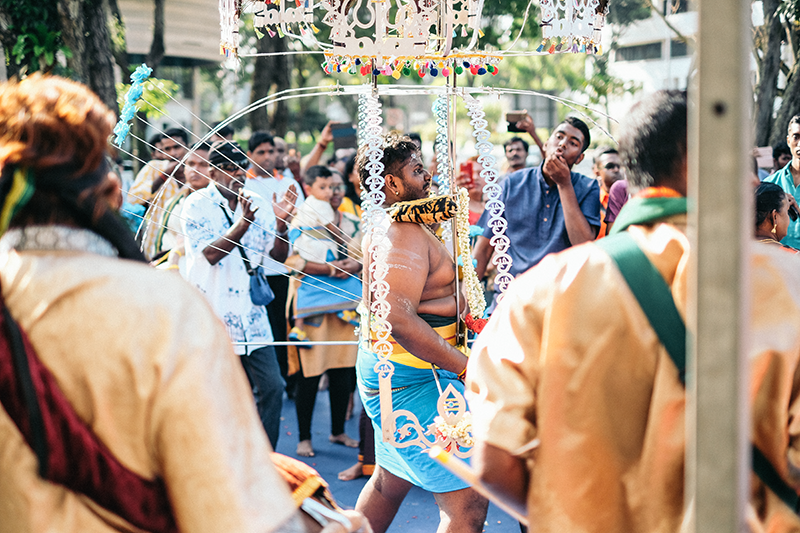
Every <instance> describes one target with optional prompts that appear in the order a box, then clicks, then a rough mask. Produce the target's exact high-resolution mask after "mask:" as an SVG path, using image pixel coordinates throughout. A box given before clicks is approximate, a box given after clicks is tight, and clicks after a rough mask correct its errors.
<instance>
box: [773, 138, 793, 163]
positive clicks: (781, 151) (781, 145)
mask: <svg viewBox="0 0 800 533" xmlns="http://www.w3.org/2000/svg"><path fill="white" fill-rule="evenodd" d="M782 155H792V151H791V150H790V149H789V145H788V144H786V141H779V142H778V143H776V144H774V145H773V146H772V158H773V159H778V158H779V157H780V156H782Z"/></svg>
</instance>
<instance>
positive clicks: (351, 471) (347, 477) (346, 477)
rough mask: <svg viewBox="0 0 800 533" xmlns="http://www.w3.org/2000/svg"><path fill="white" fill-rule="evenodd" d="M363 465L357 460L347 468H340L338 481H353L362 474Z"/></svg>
mask: <svg viewBox="0 0 800 533" xmlns="http://www.w3.org/2000/svg"><path fill="white" fill-rule="evenodd" d="M363 467H364V464H363V463H362V462H361V461H359V462H357V463H356V464H354V465H353V466H351V467H350V468H348V469H347V470H342V471H341V472H339V481H353V480H354V479H358V478H360V477H361V476H363V475H364V471H363Z"/></svg>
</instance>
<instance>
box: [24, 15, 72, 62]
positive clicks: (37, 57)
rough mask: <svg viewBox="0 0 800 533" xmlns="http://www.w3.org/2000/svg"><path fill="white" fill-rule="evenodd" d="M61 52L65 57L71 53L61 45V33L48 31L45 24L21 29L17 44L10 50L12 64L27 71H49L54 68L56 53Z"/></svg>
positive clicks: (70, 55)
mask: <svg viewBox="0 0 800 533" xmlns="http://www.w3.org/2000/svg"><path fill="white" fill-rule="evenodd" d="M58 51H61V52H63V53H64V55H65V56H66V57H68V58H69V57H72V52H71V51H70V50H69V49H68V48H67V47H65V46H63V45H62V44H61V32H60V31H50V29H49V28H48V27H47V26H46V25H45V24H41V23H40V24H37V25H36V26H34V27H33V28H31V29H29V28H27V27H25V28H22V32H21V33H20V34H19V35H18V36H17V42H16V44H15V45H14V48H12V49H11V56H12V57H13V58H14V63H15V64H17V65H19V66H27V67H28V71H35V70H43V71H50V70H52V69H53V67H54V66H55V61H56V53H57V52H58Z"/></svg>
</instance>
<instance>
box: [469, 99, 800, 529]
mask: <svg viewBox="0 0 800 533" xmlns="http://www.w3.org/2000/svg"><path fill="white" fill-rule="evenodd" d="M686 115H687V103H686V95H685V93H680V92H658V93H656V94H654V95H652V96H650V97H648V99H647V100H644V101H642V102H640V103H639V104H637V105H636V106H635V107H634V108H633V109H632V110H631V113H630V115H629V116H628V117H627V120H626V121H625V122H624V124H623V126H622V130H621V140H620V153H621V155H622V159H623V161H624V162H625V164H626V167H627V168H626V172H627V177H628V180H629V182H630V183H631V187H632V188H633V189H634V190H635V191H636V190H638V192H637V193H636V194H635V195H634V196H633V198H631V200H630V201H629V202H628V203H627V204H626V205H625V207H623V209H622V211H621V212H620V214H619V217H618V218H617V220H616V222H615V224H614V231H613V232H612V234H611V235H610V236H609V237H607V238H605V239H603V240H601V241H597V242H596V243H588V244H584V245H582V246H576V247H574V248H571V249H569V250H566V251H564V252H561V253H559V254H554V255H551V256H549V257H547V258H545V259H544V260H543V261H542V262H541V263H540V264H539V265H538V266H536V267H534V268H533V269H531V270H530V271H529V272H527V273H525V274H523V275H522V276H520V277H519V278H518V279H517V280H516V281H515V282H514V283H513V284H512V286H511V288H510V289H509V290H508V292H507V293H506V296H505V299H504V300H503V302H502V303H501V304H500V305H499V306H498V308H497V310H496V311H495V313H494V315H493V316H492V318H491V320H490V321H489V323H488V324H487V326H486V328H485V329H484V330H483V333H482V334H481V336H480V337H479V339H478V343H477V345H476V348H475V351H474V352H473V356H472V357H471V358H470V361H469V365H468V368H467V384H468V393H469V400H470V407H471V408H472V409H473V430H474V431H475V436H476V439H477V443H476V454H475V456H474V457H473V464H474V465H475V466H476V470H477V471H478V473H479V475H480V477H481V478H482V480H483V481H484V483H485V484H486V485H487V486H489V487H490V488H491V490H493V491H494V492H495V493H496V494H498V495H499V496H500V497H501V498H502V499H504V500H506V501H507V502H508V503H509V504H511V505H512V506H514V507H515V508H516V509H518V510H519V511H520V512H521V513H523V514H525V515H527V516H528V520H529V523H530V530H531V531H537V532H556V531H558V532H560V531H570V532H573V533H578V532H598V533H600V532H603V533H611V532H626V533H637V532H641V533H644V532H648V533H651V532H652V533H654V532H671V531H679V530H680V528H681V523H682V521H683V519H684V515H685V513H686V511H685V507H684V492H683V487H684V467H685V464H684V462H685V446H686V438H685V404H686V393H685V388H684V382H683V380H684V376H685V374H684V371H683V370H685V368H683V369H682V368H681V367H682V366H685V365H684V364H682V363H681V358H680V357H679V356H680V355H681V351H682V350H685V343H686V337H685V335H686V333H685V326H684V323H683V319H682V317H683V316H684V315H685V310H686V283H687V281H686V274H687V265H688V263H689V259H690V250H689V241H688V239H687V238H686V235H685V229H686V199H685V194H686V118H687V117H686ZM753 249H754V253H753V254H752V257H751V274H752V276H751V279H750V284H751V288H752V292H751V293H750V294H752V295H753V296H754V299H753V301H752V303H751V304H750V305H749V306H748V308H749V309H750V310H751V315H750V324H751V327H752V330H751V336H750V339H749V340H748V343H747V347H748V348H747V349H748V354H747V358H748V360H749V361H750V362H751V364H752V367H751V376H750V379H751V384H750V387H749V391H750V398H749V399H750V403H751V410H752V417H753V426H752V427H753V434H752V436H751V438H752V442H753V445H754V446H753V450H752V452H753V456H754V457H756V458H757V459H758V460H757V461H755V464H756V468H754V472H755V474H756V475H754V476H752V480H753V481H752V485H751V492H750V503H751V505H752V507H751V509H749V511H748V515H749V519H750V526H751V527H752V528H753V529H754V530H759V531H760V530H763V531H770V532H784V531H798V529H800V518H798V516H797V515H796V514H795V511H794V509H793V508H792V507H790V505H792V506H794V505H795V504H796V500H797V494H796V490H797V489H798V488H800V480H799V479H798V477H797V475H796V473H797V472H798V470H797V469H798V467H800V460H798V454H797V452H798V450H797V446H798V435H799V434H800V427H798V425H797V423H796V420H797V415H798V414H799V413H800V401H798V399H799V398H800V373H799V372H798V370H800V368H799V367H800V365H799V364H798V360H799V359H800V263H798V262H797V259H796V258H794V257H791V256H789V255H787V254H785V253H784V252H783V251H782V250H780V249H779V248H778V247H777V246H770V245H761V244H758V243H753ZM630 287H635V290H632V289H631V288H630ZM642 287H643V288H644V291H642V290H641V288H642ZM642 296H644V298H642ZM640 301H641V302H646V303H647V304H648V305H647V309H648V313H647V314H646V313H645V312H644V311H643V309H644V308H643V307H642V306H641V305H640V303H639V302H640ZM653 310H655V313H653V312H652V311H653ZM576 316H587V317H591V319H587V320H576V319H575V317H576ZM731 326H732V327H733V325H731ZM654 328H655V330H654ZM656 332H657V333H656ZM683 355H684V356H685V354H683ZM759 465H760V466H759ZM765 465H770V467H771V468H772V469H773V471H774V472H775V476H774V478H773V479H772V480H771V481H769V482H768V483H769V484H767V483H764V482H762V481H761V479H768V476H767V477H765V476H764V473H765V470H767V468H766V467H765ZM762 467H764V468H762ZM778 494H780V495H781V496H778ZM787 496H788V497H787ZM781 497H787V499H786V501H782V500H781Z"/></svg>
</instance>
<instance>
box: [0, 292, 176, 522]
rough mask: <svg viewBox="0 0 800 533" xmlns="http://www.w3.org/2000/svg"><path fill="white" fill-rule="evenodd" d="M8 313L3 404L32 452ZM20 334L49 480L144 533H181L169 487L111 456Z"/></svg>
mask: <svg viewBox="0 0 800 533" xmlns="http://www.w3.org/2000/svg"><path fill="white" fill-rule="evenodd" d="M0 305H2V302H0ZM4 314H5V313H0V332H1V333H2V334H0V403H2V405H3V407H4V409H5V410H6V412H7V413H8V414H9V415H10V416H11V418H12V420H13V421H14V423H15V424H16V426H17V427H18V428H19V430H20V432H21V433H22V435H23V436H24V438H25V440H26V442H27V443H28V444H29V445H31V446H32V447H33V446H34V445H33V442H32V430H31V422H30V419H29V417H30V413H29V412H28V407H27V405H26V403H25V401H24V396H23V390H22V387H23V385H22V384H21V383H20V379H21V378H19V377H18V376H19V373H20V371H19V369H15V365H14V359H13V356H12V352H11V350H12V344H11V343H10V342H9V334H10V332H9V329H8V327H9V326H10V327H12V328H18V327H17V325H16V324H14V323H12V324H8V323H7V320H6V319H5V318H4V316H3V315H4ZM20 333H21V334H22V340H23V343H24V346H25V352H26V355H27V361H28V366H29V367H30V375H31V381H32V384H33V388H34V389H35V391H36V397H37V398H38V402H39V406H40V409H41V412H42V419H43V422H44V432H45V435H46V441H47V447H48V450H49V453H48V454H47V464H46V465H44V466H45V468H44V470H43V471H44V472H46V479H47V480H48V481H51V482H53V483H58V484H60V485H63V486H65V487H67V488H68V489H70V490H72V491H74V492H77V493H80V494H84V495H86V496H88V497H89V498H91V499H92V500H93V501H94V502H96V503H97V504H98V505H100V506H101V507H103V508H104V509H107V510H109V511H111V512H112V513H114V514H116V515H118V516H120V517H122V518H124V519H125V520H127V521H128V522H129V523H131V524H132V525H134V526H136V527H138V528H140V529H144V530H146V531H152V532H177V531H178V528H177V526H176V525H175V519H174V517H173V515H172V509H171V508H170V505H169V499H168V497H167V491H166V487H165V485H164V482H163V481H162V480H161V479H158V478H156V479H154V480H147V479H144V478H142V477H140V476H139V475H138V474H136V473H134V472H131V471H130V470H128V469H127V468H126V467H125V466H123V465H122V463H120V462H119V461H118V460H117V459H116V458H115V457H114V456H113V455H112V453H111V452H110V451H109V450H108V448H106V447H105V446H104V445H103V443H101V442H100V441H99V440H98V439H97V437H95V435H94V434H93V433H92V431H91V430H90V429H89V428H88V427H87V426H86V424H84V423H83V422H82V421H81V420H80V419H79V418H78V416H77V415H76V414H75V411H74V410H73V409H72V406H71V405H70V404H69V402H68V401H67V399H66V397H64V394H63V393H62V392H61V390H60V389H59V387H58V383H57V382H56V380H55V378H54V377H53V375H52V374H51V373H50V371H49V370H48V369H47V368H46V367H45V366H44V365H43V364H42V362H41V361H40V360H39V358H38V357H37V356H36V353H35V352H34V350H33V347H32V346H31V344H30V342H29V341H28V337H27V336H26V335H25V332H23V331H21V330H20ZM15 370H16V372H15Z"/></svg>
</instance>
